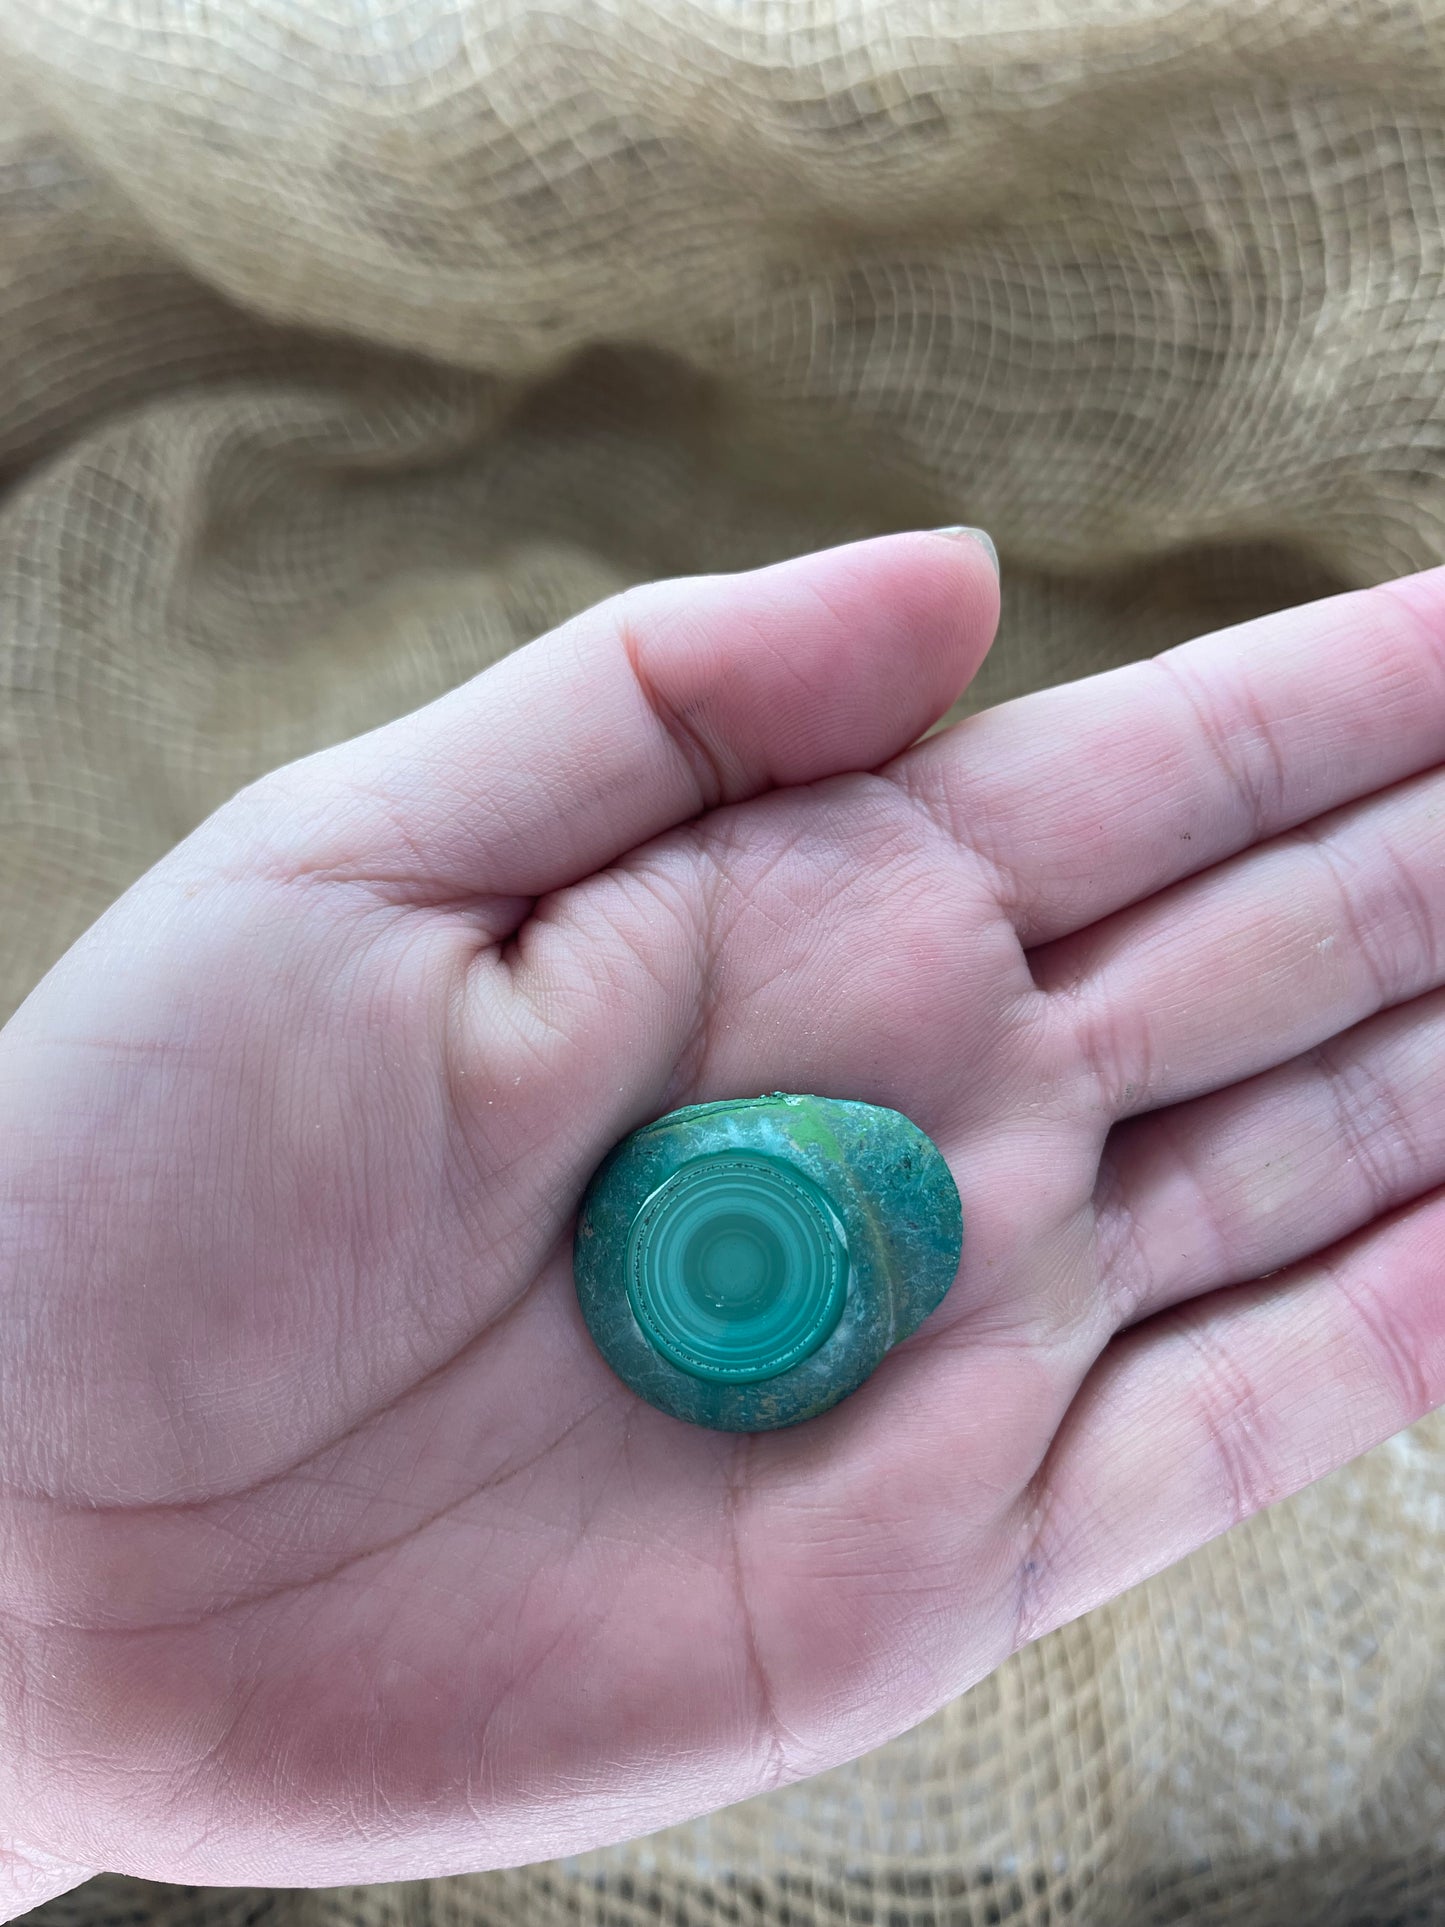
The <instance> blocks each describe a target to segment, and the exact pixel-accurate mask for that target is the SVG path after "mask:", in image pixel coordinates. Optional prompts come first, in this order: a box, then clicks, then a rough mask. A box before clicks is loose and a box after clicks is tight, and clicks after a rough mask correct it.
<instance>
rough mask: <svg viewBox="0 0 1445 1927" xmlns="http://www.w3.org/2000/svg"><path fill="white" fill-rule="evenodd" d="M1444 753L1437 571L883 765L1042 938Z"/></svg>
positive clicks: (1040, 698) (1066, 689)
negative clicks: (976, 857) (983, 867)
mask: <svg viewBox="0 0 1445 1927" xmlns="http://www.w3.org/2000/svg"><path fill="white" fill-rule="evenodd" d="M1442 759H1445V568H1437V569H1430V570H1426V571H1424V572H1423V573H1422V574H1419V575H1414V576H1406V577H1403V578H1402V579H1401V580H1399V581H1397V582H1392V583H1388V584H1385V585H1384V586H1382V587H1380V588H1375V589H1365V590H1357V591H1354V592H1351V593H1350V594H1347V595H1340V596H1333V597H1329V598H1327V599H1326V600H1323V601H1320V602H1314V603H1309V604H1306V605H1304V606H1303V607H1300V608H1294V609H1288V610H1285V611H1283V612H1281V613H1279V614H1276V615H1270V616H1265V617H1262V618H1260V619H1259V620H1257V621H1254V622H1247V623H1243V624H1240V625H1239V626H1238V627H1235V628H1231V629H1225V630H1222V631H1220V632H1218V633H1217V634H1214V635H1208V636H1202V637H1199V638H1197V639H1196V640H1195V641H1192V642H1188V643H1185V644H1183V645H1182V646H1181V647H1179V648H1176V649H1170V650H1168V651H1166V652H1165V653H1164V654H1163V655H1161V656H1158V657H1155V658H1154V659H1153V660H1151V661H1148V662H1141V663H1133V664H1130V665H1128V666H1127V667H1125V668H1122V669H1117V670H1113V671H1111V672H1110V673H1108V674H1106V675H1102V676H1093V677H1090V678H1088V679H1087V680H1086V681H1083V682H1077V683H1072V684H1068V685H1065V686H1063V687H1060V688H1056V689H1048V690H1041V691H1038V692H1036V693H1035V694H1033V695H1030V696H1024V697H1021V698H1019V699H1018V700H1017V701H1015V702H1011V703H1006V704H1002V705H1000V706H999V707H998V708H996V709H991V710H986V711H984V712H983V713H981V714H980V715H977V716H971V717H968V718H966V719H965V720H964V721H963V722H961V723H958V724H956V725H955V726H954V727H953V728H951V729H947V730H944V731H942V732H941V733H940V734H938V735H936V736H931V737H929V738H928V739H927V740H926V741H924V742H921V743H918V744H915V745H914V746H913V747H912V748H910V749H909V750H908V751H907V752H906V753H905V754H904V755H903V756H902V757H900V758H898V759H897V760H896V761H895V762H894V763H893V765H892V766H891V767H890V770H889V772H888V773H889V775H890V776H891V778H892V779H893V780H894V781H895V782H897V783H899V784H900V785H901V786H902V787H903V788H905V789H906V790H907V791H908V793H909V794H910V796H912V797H913V798H914V799H915V800H916V801H917V802H918V803H920V804H921V805H922V806H923V807H924V808H926V809H927V810H928V812H929V814H930V815H931V816H933V817H934V818H935V819H936V820H938V821H940V822H942V823H943V824H945V825H946V826H947V828H948V829H949V831H950V833H951V834H952V835H953V836H954V837H955V838H956V839H957V840H958V841H959V842H960V843H961V844H964V845H967V846H968V847H969V848H971V849H974V850H976V851H977V852H978V853H979V854H980V855H981V856H982V857H984V858H985V859H986V861H987V862H988V863H989V865H990V866H991V868H992V870H993V872H994V876H995V880H996V887H997V891H998V896H999V900H1000V902H1001V904H1002V905H1003V907H1004V908H1005V909H1006V911H1007V913H1008V914H1009V916H1010V917H1011V918H1012V920H1013V922H1014V925H1015V927H1016V928H1017V930H1018V932H1019V935H1020V938H1021V940H1022V941H1023V942H1024V943H1025V944H1026V945H1029V946H1032V945H1035V944H1042V943H1047V942H1050V941H1052V940H1054V939H1055V938H1058V937H1062V936H1065V935H1067V934H1069V933H1070V932H1072V931H1076V930H1081V929H1083V928H1085V927H1086V926H1088V925H1089V924H1092V923H1095V922H1097V921H1098V920H1099V919H1100V918H1102V917H1106V916H1108V915H1110V914H1111V913H1112V912H1114V911H1116V910H1119V909H1122V908H1123V907H1124V906H1126V905H1128V904H1131V903H1135V902H1138V901H1140V900H1141V899H1143V898H1146V897H1149V896H1151V895H1153V894H1154V893H1155V892H1156V891H1159V890H1162V889H1164V888H1165V887H1166V886H1167V885H1168V884H1171V883H1173V882H1176V881H1177V880H1178V879H1180V878H1181V877H1186V876H1190V875H1192V874H1193V873H1194V872H1196V871H1199V870H1203V869H1206V868H1207V867H1208V866H1209V865H1211V864H1214V863H1218V862H1219V861H1221V860H1222V859H1223V858H1225V857H1228V856H1232V855H1234V854H1236V853H1237V852H1239V851H1241V850H1245V849H1248V848H1249V847H1250V846H1251V845H1252V844H1255V843H1258V842H1259V841H1261V840H1262V839H1264V838H1267V837H1271V836H1275V835H1277V834H1278V833H1279V832H1280V831H1282V830H1286V829H1289V828H1291V827H1293V826H1294V825H1296V824H1299V823H1304V822H1307V821H1309V820H1310V819H1311V818H1312V817H1315V816H1318V815H1320V814H1321V813H1322V812H1324V811H1326V810H1330V809H1333V808H1336V807H1338V806H1339V805H1341V804H1344V803H1347V802H1350V801H1352V800H1353V799H1355V798H1357V797H1360V796H1364V795H1367V794H1369V793H1370V792H1372V791H1374V790H1378V789H1381V788H1384V787H1386V786H1387V785H1389V784H1392V783H1396V782H1399V781H1401V780H1403V779H1404V778H1405V777H1408V776H1410V775H1413V774H1415V773H1416V772H1418V771H1420V770H1422V769H1426V768H1429V767H1432V766H1433V765H1435V764H1437V763H1439V762H1440V761H1441V760H1442Z"/></svg>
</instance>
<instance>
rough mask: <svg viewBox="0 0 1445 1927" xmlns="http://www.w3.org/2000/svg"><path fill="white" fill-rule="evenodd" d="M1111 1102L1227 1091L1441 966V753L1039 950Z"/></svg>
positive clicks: (1151, 1105)
mask: <svg viewBox="0 0 1445 1927" xmlns="http://www.w3.org/2000/svg"><path fill="white" fill-rule="evenodd" d="M1030 962H1031V964H1032V966H1033V973H1034V977H1035V979H1036V981H1037V982H1038V983H1039V984H1040V985H1041V987H1042V988H1043V989H1044V990H1045V991H1049V992H1052V993H1053V994H1054V996H1055V997H1056V999H1057V1000H1058V1002H1059V1004H1060V1005H1061V1006H1063V1008H1064V1011H1065V1013H1066V1022H1067V1023H1068V1024H1069V1026H1070V1028H1071V1029H1072V1032H1073V1035H1074V1037H1075V1039H1076V1042H1077V1047H1078V1050H1079V1054H1080V1057H1081V1060H1082V1061H1083V1063H1084V1064H1085V1065H1086V1066H1087V1067H1088V1071H1089V1073H1090V1082H1091V1085H1092V1086H1093V1088H1094V1089H1096V1090H1097V1093H1098V1098H1099V1102H1100V1104H1101V1106H1102V1109H1103V1110H1104V1111H1105V1112H1107V1113H1108V1115H1109V1116H1110V1117H1112V1118H1122V1117H1126V1116H1130V1115H1132V1114H1135V1113H1137V1112H1141V1111H1148V1110H1156V1109H1158V1108H1160V1107H1161V1106H1164V1105H1167V1104H1177V1103H1180V1102H1181V1101H1183V1100H1184V1099H1186V1098H1189V1097H1194V1096H1198V1095H1201V1094H1202V1093H1204V1092H1206V1091H1211V1090H1218V1089H1221V1088H1223V1087H1224V1086H1226V1085H1229V1084H1233V1083H1235V1082H1237V1081H1238V1080H1239V1079H1241V1078H1245V1077H1251V1076H1254V1075H1255V1074H1256V1073H1258V1072H1260V1071H1263V1070H1267V1069H1269V1068H1270V1067H1271V1066H1272V1065H1275V1064H1282V1063H1286V1062H1288V1060H1289V1059H1290V1058H1292V1057H1297V1056H1298V1055H1299V1053H1300V1052H1301V1051H1305V1050H1309V1049H1312V1048H1313V1047H1314V1046H1315V1045H1317V1044H1321V1043H1323V1042H1324V1041H1325V1040H1326V1039H1327V1038H1330V1037H1333V1036H1335V1035H1337V1033H1339V1032H1340V1031H1344V1030H1348V1029H1350V1028H1351V1027H1352V1026H1353V1025H1355V1024H1358V1023H1360V1022H1362V1021H1363V1020H1364V1019H1365V1018H1366V1017H1369V1016H1372V1015H1373V1014H1374V1013H1375V1012H1376V1011H1379V1010H1383V1009H1388V1008H1390V1007H1391V1006H1392V1005H1395V1004H1400V1003H1405V1002H1408V1001H1409V1000H1410V999H1411V998H1413V997H1418V996H1422V995H1423V994H1424V993H1425V992H1426V991H1429V990H1433V989H1434V988H1436V987H1437V986H1438V985H1439V984H1441V983H1442V982H1445V770H1442V771H1434V772H1431V773H1430V774H1428V775H1425V776H1417V777H1414V778H1413V779H1411V780H1410V781H1409V782H1406V783H1402V784H1399V785H1398V786H1397V787H1396V788H1394V789H1392V790H1387V791H1385V792H1383V793H1382V794H1380V795H1377V796H1373V797H1370V798H1368V799H1367V800H1366V801H1364V802H1361V803H1355V804H1352V805H1350V806H1348V807H1347V808H1345V809H1342V810H1336V811H1332V812H1331V813H1330V814H1329V815H1328V816H1326V817H1323V818H1321V819H1320V820H1318V821H1316V822H1314V823H1311V824H1308V825H1306V826H1305V827H1304V828H1303V829H1299V830H1293V831H1290V832H1289V833H1288V834H1286V835H1284V836H1282V837H1278V838H1276V839H1275V840H1274V841H1273V842H1272V843H1268V844H1265V845H1264V846H1262V847H1260V848H1256V849H1252V850H1250V851H1248V852H1246V853H1245V854H1244V855H1243V856H1239V857H1236V858H1234V859H1233V861H1231V862H1229V863H1223V864H1220V865H1219V866H1218V867H1217V868H1216V869H1214V870H1211V871H1209V872H1207V873H1206V874H1205V875H1203V876H1197V877H1191V878H1189V879H1188V880H1187V881H1186V882H1184V883H1180V884H1177V885H1176V886H1175V887H1174V888H1173V889H1170V890H1167V891H1163V892H1161V893H1160V894H1159V895H1158V896H1155V897H1151V898H1150V899H1149V901H1148V902H1146V903H1141V904H1136V905H1134V906H1133V907H1132V908H1131V909H1128V910H1123V911H1120V912H1119V913H1118V915H1116V916H1114V917H1111V918H1108V919H1107V920H1106V921H1105V922H1103V923H1100V924H1097V925H1095V926H1094V927H1093V928H1092V929H1090V930H1087V931H1082V932H1080V933H1079V934H1078V935H1077V936H1074V937H1067V938H1064V939H1062V940H1061V941H1060V942H1059V943H1057V944H1053V945H1049V946H1048V947H1047V948H1046V949H1042V950H1036V951H1034V952H1033V953H1032V954H1031V958H1030Z"/></svg>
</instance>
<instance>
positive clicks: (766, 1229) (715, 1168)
mask: <svg viewBox="0 0 1445 1927" xmlns="http://www.w3.org/2000/svg"><path fill="white" fill-rule="evenodd" d="M626 1274H627V1293H628V1297H629V1298H630V1299H631V1301H632V1309H633V1312H634V1313H635V1315H636V1318H637V1322H638V1324H639V1325H640V1326H641V1327H642V1329H643V1331H644V1332H645V1333H646V1335H647V1337H648V1338H649V1339H650V1340H651V1341H652V1343H653V1345H654V1346H656V1348H657V1350H658V1351H660V1352H661V1353H662V1355H663V1356H664V1358H670V1359H671V1360H672V1361H673V1363H674V1364H675V1365H679V1366H680V1367H681V1368H682V1370H683V1371H685V1372H691V1373H692V1374H693V1375H694V1377H696V1378H705V1379H714V1380H717V1381H719V1382H721V1383H724V1384H749V1383H753V1382H756V1381H757V1380H760V1379H766V1378H776V1377H777V1376H778V1374H779V1372H785V1371H787V1370H788V1368H789V1367H790V1366H792V1365H796V1364H797V1363H798V1361H799V1360H800V1359H803V1358H807V1357H808V1356H809V1354H810V1353H812V1352H815V1351H817V1349H818V1347H819V1346H820V1345H821V1344H822V1342H823V1340H824V1339H825V1338H827V1337H828V1336H829V1334H830V1333H831V1332H832V1331H833V1329H834V1327H835V1326H836V1325H837V1323H838V1318H839V1315H840V1314H841V1312H842V1310H843V1300H844V1297H845V1294H846V1292H847V1288H848V1234H847V1232H846V1231H845V1229H844V1227H843V1223H842V1220H841V1219H840V1218H839V1216H838V1214H837V1212H836V1211H834V1209H833V1207H832V1205H830V1204H829V1202H828V1200H827V1198H825V1197H824V1195H823V1193H822V1192H821V1191H820V1190H819V1189H818V1187H817V1185H816V1184H814V1183H813V1181H812V1179H811V1178H808V1177H805V1176H804V1174H803V1173H802V1172H801V1171H800V1170H798V1169H796V1168H795V1167H793V1166H790V1165H787V1164H784V1163H782V1162H781V1161H780V1160H778V1159H776V1158H771V1157H767V1156H765V1155H763V1154H762V1153H761V1152H748V1151H721V1152H714V1153H713V1154H712V1155H711V1156H710V1157H701V1158H696V1159H694V1160H693V1162H692V1163H690V1164H685V1165H683V1166H682V1168H681V1169H680V1170H678V1171H674V1172H673V1173H672V1175H671V1177H669V1178H667V1179H665V1180H664V1181H663V1183H661V1184H660V1185H659V1186H658V1187H657V1189H656V1190H655V1191H654V1192H653V1193H652V1195H651V1197H650V1198H648V1199H647V1201H646V1202H645V1203H644V1204H643V1206H642V1209H641V1210H640V1211H639V1212H638V1214H637V1216H636V1218H634V1219H633V1222H632V1229H631V1232H630V1234H629V1236H628V1241H627V1258H626Z"/></svg>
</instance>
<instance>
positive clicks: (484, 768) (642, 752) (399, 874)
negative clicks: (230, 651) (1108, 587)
mask: <svg viewBox="0 0 1445 1927" xmlns="http://www.w3.org/2000/svg"><path fill="white" fill-rule="evenodd" d="M969 538H970V532H969V531H941V532H935V533H918V534H906V535H896V536H884V537H879V538H877V539H876V540H871V541H865V542H856V543H851V544H848V545H847V546H845V547H842V548H836V549H829V550H825V551H823V552H821V553H819V554H816V555H806V556H800V557H797V558H796V559H794V560H791V561H787V562H781V563H777V564H775V565H774V566H772V567H770V568H765V569H757V570H754V571H752V572H751V573H748V574H743V575H731V576H727V575H718V576H703V577H697V578H692V579H679V580H676V581H669V582H657V583H651V584H648V585H647V586H645V587H641V588H637V589H631V590H628V591H627V592H626V593H624V594H623V595H620V596H617V597H614V598H612V599H611V600H610V601H607V602H604V603H601V604H599V605H598V606H597V607H595V608H593V609H589V610H587V611H585V612H584V613H583V614H581V615H579V616H577V617H576V618H575V619H573V620H572V621H570V622H567V623H564V624H563V625H562V627H561V628H559V629H556V630H554V631H552V632H551V633H550V634H549V635H546V636H543V637H540V638H539V639H538V640H537V641H535V642H533V643H530V644H528V645H527V646H526V647H524V648H522V649H518V650H516V651H515V652H514V653H513V654H512V655H510V656H507V657H506V658H504V659H503V660H502V661H501V662H499V663H497V664H495V665H494V666H493V667H492V668H490V669H487V670H486V671H484V672H483V673H482V674H481V675H479V676H476V677H474V678H473V679H472V680H471V681H469V682H467V683H464V684H462V685H461V686H460V687H459V688H457V689H454V690H451V691H450V692H448V693H447V694H446V695H444V696H442V697H440V698H438V699H437V700H436V701H435V702H432V703H428V704H427V705H426V706H425V707H424V708H421V709H418V710H416V711H414V712H413V713H412V714H410V715H408V716H403V717H401V718H399V719H398V720H397V721H395V722H392V723H388V724H386V725H385V726H384V727H383V728H380V729H376V730H372V731H371V732H369V733H368V734H366V735H364V736H360V737H357V738H354V739H353V740H352V741H350V742H346V743H341V744H338V745H336V746H334V747H333V748H330V749H326V750H321V751H318V752H317V753H316V754H314V755H312V756H308V757H305V758H303V759H301V761H300V762H297V763H293V764H290V765H288V766H286V768H285V769H283V770H282V771H279V772H273V774H272V776H270V777H267V778H263V779H262V781H261V782H260V783H259V784H257V785H254V786H253V791H252V792H251V793H248V794H249V795H250V800H251V803H252V805H253V809H254V806H255V805H258V804H263V803H264V804H269V806H270V807H269V809H268V810H267V811H266V814H265V820H264V823H263V824H261V825H260V827H259V829H258V835H259V836H260V837H261V838H262V841H263V844H264V845H265V846H266V847H267V848H268V849H269V850H270V851H271V852H272V854H273V855H274V857H275V858H276V859H277V860H279V862H280V864H281V865H282V866H283V867H292V868H299V869H304V870H305V871H306V872H307V873H309V874H313V875H314V874H323V875H328V876H332V877H335V878H336V879H337V880H349V879H354V880H357V881H362V882H366V883H371V884H377V885H381V886H382V887H384V888H385V889H387V890H388V891H390V892H395V893H396V894H397V895H398V896H399V897H400V898H402V899H403V900H422V901H430V902H452V901H455V900H457V899H458V898H465V899H466V900H467V901H468V903H469V905H470V906H472V907H474V909H475V912H476V915H477V917H478V918H479V919H480V920H481V922H482V923H483V926H484V928H485V926H487V925H490V926H491V930H492V934H493V935H506V934H510V932H511V930H512V929H513V928H515V926H516V924H517V922H518V921H519V920H520V917H521V916H522V915H523V914H525V909H526V905H527V901H528V900H530V899H532V898H535V897H538V896H541V895H544V894H546V893H547V892H549V891H552V890H556V889H558V888H560V887H562V886H563V885H565V884H568V883H572V882H575V881H577V880H578V879H580V878H583V877H586V876H588V875H590V874H592V873H593V872H594V871H596V870H599V869H602V868H604V867H605V866H606V865H608V864H609V863H611V862H613V861H614V860H615V859H617V858H618V857H620V856H621V855H623V854H624V853H626V852H627V851H629V850H631V849H633V848H634V847H635V846H637V845H638V844H640V843H644V842H646V841H648V840H649V839H651V838H653V837H655V836H657V835H659V834H661V833H662V832H663V831H665V830H667V829H670V828H672V827H674V826H675V825H677V824H679V823H681V822H684V821H686V820H687V819H689V818H691V817H694V816H696V815H698V814H699V813H700V812H704V811H707V810H711V809H713V808H715V807H717V806H718V805H721V804H724V803H731V802H739V801H742V800H744V799H746V798H749V797H752V796H756V795H758V794H760V793H761V792H763V791H765V790H768V789H771V788H775V787H783V786H787V785H793V784H802V783H808V782H812V781H815V780H817V779H818V778H821V777H825V776H829V775H834V774H837V773H839V772H842V771H847V770H854V769H868V768H871V767H872V766H873V765H875V764H877V763H880V762H883V761H885V760H887V759H888V758H890V757H892V756H894V755H895V754H897V752H898V751H899V750H901V749H903V748H905V747H906V746H907V744H909V743H910V742H913V741H914V740H915V739H916V738H917V737H918V736H919V735H920V734H921V733H922V732H923V731H924V730H925V729H926V728H928V726H929V725H930V724H931V723H933V722H935V721H936V720H937V719H938V717H939V716H940V715H942V713H943V712H944V710H946V709H947V707H948V705H949V704H950V703H951V702H952V701H953V700H954V699H955V697H956V696H957V695H958V694H959V692H960V691H961V690H962V689H963V688H964V687H965V686H966V685H967V683H968V682H969V680H970V678H971V677H972V675H973V673H974V671H975V670H976V669H977V667H978V665H979V663H980V662H981V661H982V659H983V656H984V654H985V652H986V650H987V648H988V645H989V641H990V639H991V637H992V634H993V629H994V625H995V623H996V621H997V616H998V581H997V575H996V572H995V566H994V564H993V563H992V561H991V560H990V553H991V552H990V551H989V550H988V549H986V548H985V546H984V544H983V543H981V542H979V541H978V540H975V539H969ZM518 899H521V900H522V901H521V902H519V901H518Z"/></svg>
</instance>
